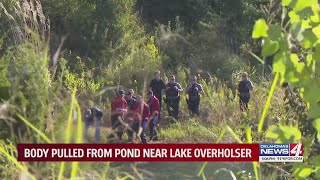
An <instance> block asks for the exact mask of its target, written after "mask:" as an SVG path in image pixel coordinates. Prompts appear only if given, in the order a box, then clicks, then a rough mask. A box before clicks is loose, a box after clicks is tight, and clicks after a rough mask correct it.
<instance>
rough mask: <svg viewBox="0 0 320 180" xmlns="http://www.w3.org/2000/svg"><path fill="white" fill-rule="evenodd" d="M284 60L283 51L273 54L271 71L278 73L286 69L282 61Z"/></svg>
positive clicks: (282, 72)
mask: <svg viewBox="0 0 320 180" xmlns="http://www.w3.org/2000/svg"><path fill="white" fill-rule="evenodd" d="M285 61H286V56H285V53H281V52H279V53H277V54H276V55H275V56H274V59H273V64H272V70H273V72H279V73H280V74H284V73H285V71H286V66H285V64H284V62H285Z"/></svg>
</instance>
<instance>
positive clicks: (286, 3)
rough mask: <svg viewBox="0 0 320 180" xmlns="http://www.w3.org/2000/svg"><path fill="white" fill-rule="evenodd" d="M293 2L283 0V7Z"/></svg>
mask: <svg viewBox="0 0 320 180" xmlns="http://www.w3.org/2000/svg"><path fill="white" fill-rule="evenodd" d="M291 1H292V0H282V1H281V2H282V6H288V5H289V4H290V3H291Z"/></svg>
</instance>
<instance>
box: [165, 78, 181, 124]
mask: <svg viewBox="0 0 320 180" xmlns="http://www.w3.org/2000/svg"><path fill="white" fill-rule="evenodd" d="M182 91H183V89H182V87H181V85H180V84H179V83H177V82H176V77H175V76H174V75H171V76H170V82H169V83H168V84H167V85H166V100H165V101H166V104H167V109H168V113H169V116H171V117H173V118H175V119H176V120H178V118H179V110H180V108H179V106H180V92H182Z"/></svg>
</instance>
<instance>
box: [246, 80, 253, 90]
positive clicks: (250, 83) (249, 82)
mask: <svg viewBox="0 0 320 180" xmlns="http://www.w3.org/2000/svg"><path fill="white" fill-rule="evenodd" d="M247 87H248V89H249V90H250V91H253V84H252V82H251V81H250V80H249V81H248V83H247Z"/></svg>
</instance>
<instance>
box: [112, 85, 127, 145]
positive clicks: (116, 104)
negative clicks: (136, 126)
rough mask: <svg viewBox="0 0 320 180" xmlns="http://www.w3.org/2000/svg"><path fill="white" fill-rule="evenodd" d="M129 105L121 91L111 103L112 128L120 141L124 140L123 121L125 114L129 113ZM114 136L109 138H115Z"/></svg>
mask: <svg viewBox="0 0 320 180" xmlns="http://www.w3.org/2000/svg"><path fill="white" fill-rule="evenodd" d="M127 109H128V105H127V101H126V100H125V99H124V91H123V90H119V92H118V94H117V96H116V97H114V99H113V101H112V102H111V126H112V130H113V131H115V132H116V134H117V136H118V138H119V139H122V135H123V128H122V123H121V120H122V118H123V115H124V113H125V112H127ZM113 137H114V135H113V134H111V135H110V136H109V138H113Z"/></svg>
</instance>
